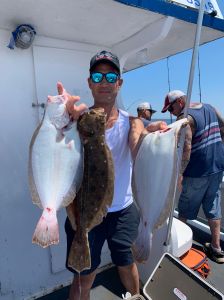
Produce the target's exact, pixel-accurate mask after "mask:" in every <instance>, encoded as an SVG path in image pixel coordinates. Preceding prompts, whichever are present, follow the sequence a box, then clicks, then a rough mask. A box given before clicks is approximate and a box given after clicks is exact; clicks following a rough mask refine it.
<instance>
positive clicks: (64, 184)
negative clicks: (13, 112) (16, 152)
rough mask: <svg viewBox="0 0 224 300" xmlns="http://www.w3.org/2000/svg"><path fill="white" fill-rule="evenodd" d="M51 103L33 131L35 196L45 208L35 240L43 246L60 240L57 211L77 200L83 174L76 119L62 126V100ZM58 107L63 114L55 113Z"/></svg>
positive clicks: (31, 163) (31, 175)
mask: <svg viewBox="0 0 224 300" xmlns="http://www.w3.org/2000/svg"><path fill="white" fill-rule="evenodd" d="M51 105H52V104H51V103H49V104H48V107H47V109H46V112H45V116H44V119H43V121H42V123H41V125H40V126H39V127H38V128H37V129H36V131H35V132H34V135H33V137H32V140H31V144H30V157H29V182H30V188H31V195H32V200H33V202H34V203H35V204H37V205H38V206H39V207H40V208H42V209H43V210H44V211H43V214H42V216H41V218H40V220H39V222H38V224H37V227H36V229H35V232H34V235H33V242H34V243H37V244H39V245H41V246H42V247H47V246H49V245H51V244H56V243H58V242H59V233H58V232H59V231H58V222H57V216H56V212H57V210H58V209H59V208H61V207H66V206H68V205H69V204H70V203H71V202H72V201H73V200H74V198H75V195H76V192H77V189H78V188H79V187H80V185H81V180H82V175H83V158H82V148H81V142H80V138H79V134H78V131H77V128H76V122H73V123H69V124H68V126H67V127H64V128H60V120H62V123H61V124H63V125H62V126H64V125H65V124H64V121H65V120H66V118H65V114H64V113H63V109H62V108H61V106H62V105H63V104H59V105H58V106H59V108H60V110H57V108H56V107H53V110H52V107H51ZM53 105H54V106H55V103H54V104H53ZM55 108H56V110H55ZM55 111H56V112H57V113H58V111H59V112H60V114H61V115H57V114H55V116H54V112H55ZM61 111H62V113H61ZM52 112H53V118H52ZM60 117H61V119H60ZM67 121H68V122H69V119H68V120H67Z"/></svg>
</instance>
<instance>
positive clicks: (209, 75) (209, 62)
mask: <svg viewBox="0 0 224 300" xmlns="http://www.w3.org/2000/svg"><path fill="white" fill-rule="evenodd" d="M217 2H218V4H219V7H220V9H221V11H222V14H223V15H224V1H223V0H218V1H217ZM191 57H192V50H189V51H186V52H184V53H180V54H177V55H175V56H172V57H170V58H169V74H170V88H171V90H174V89H180V90H183V91H184V92H187V86H188V78H189V71H190V65H191ZM199 60H200V82H201V99H202V102H206V103H210V104H212V105H214V106H215V107H216V108H217V109H218V110H219V111H220V112H221V114H222V115H223V116H224V74H223V73H224V38H221V39H218V40H216V41H213V42H210V43H208V44H205V45H202V46H200V48H199ZM123 79H124V84H123V87H122V94H121V95H122V100H123V103H124V105H125V108H129V109H128V111H129V112H130V113H131V114H133V115H136V107H137V104H138V103H140V102H143V101H148V102H150V103H151V104H152V107H153V108H154V109H155V110H157V113H155V114H154V115H153V116H154V118H169V113H165V114H162V113H161V112H160V111H161V109H162V106H163V101H164V97H165V95H166V93H167V92H168V90H169V85H168V71H167V60H166V59H163V60H161V61H159V62H156V63H153V64H150V65H148V66H145V67H142V68H139V69H137V70H133V71H131V72H128V73H126V74H124V75H123ZM191 99H192V101H193V102H196V101H200V88H199V71H198V67H197V64H196V68H195V73H194V84H193V89H192V97H191Z"/></svg>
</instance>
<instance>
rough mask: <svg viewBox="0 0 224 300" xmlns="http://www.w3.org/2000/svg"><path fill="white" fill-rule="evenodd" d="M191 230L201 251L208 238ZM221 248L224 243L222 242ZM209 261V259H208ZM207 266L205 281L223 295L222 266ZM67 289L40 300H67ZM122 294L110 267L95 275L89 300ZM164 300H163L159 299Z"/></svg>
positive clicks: (114, 299)
mask: <svg viewBox="0 0 224 300" xmlns="http://www.w3.org/2000/svg"><path fill="white" fill-rule="evenodd" d="M192 229H193V234H194V235H193V238H194V241H193V246H194V247H196V248H198V249H199V250H202V249H203V244H204V243H205V242H208V241H210V236H209V235H208V234H206V233H203V232H201V231H200V230H198V229H195V228H192ZM222 248H224V243H223V242H222ZM208 259H209V258H208ZM209 266H210V268H211V273H210V274H209V276H208V278H207V279H206V281H207V282H208V283H209V284H211V285H212V286H214V287H215V288H216V289H217V290H218V291H220V292H221V293H223V294H224V264H217V263H216V262H214V261H212V260H211V259H209ZM68 292H69V287H65V288H63V289H61V290H58V291H56V292H54V293H51V294H49V295H46V296H44V297H41V298H39V299H41V300H67V299H68ZM122 293H125V290H124V287H123V286H122V284H121V282H120V279H119V276H118V273H117V270H116V268H115V267H111V268H110V269H107V270H105V271H103V272H101V273H99V274H97V276H96V279H95V282H94V284H93V288H92V290H91V297H90V299H91V300H117V299H121V298H122V296H121V295H122ZM161 300H165V299H161Z"/></svg>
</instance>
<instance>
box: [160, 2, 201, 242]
mask: <svg viewBox="0 0 224 300" xmlns="http://www.w3.org/2000/svg"><path fill="white" fill-rule="evenodd" d="M204 10H205V0H201V3H200V8H199V13H198V20H197V27H196V34H195V40H194V48H193V53H192V59H191V68H190V74H189V80H188V87H187V98H186V103H185V107H184V118H186V117H187V116H188V108H189V106H190V99H191V93H192V85H193V79H194V71H195V61H196V59H197V56H198V49H199V43H200V36H201V28H202V21H203V16H204ZM185 135H186V130H185V129H183V130H182V131H181V135H180V143H179V149H178V161H177V170H178V174H179V173H180V167H181V161H182V154H183V147H184V141H185ZM177 182H178V176H177V178H176V181H175V189H174V190H175V192H174V197H173V202H172V208H171V212H170V216H169V223H168V228H167V236H166V241H165V243H164V245H165V246H166V247H168V246H169V245H170V237H171V228H172V223H173V213H174V209H175V203H176V202H177V201H178V199H179V196H180V192H179V191H178V189H177Z"/></svg>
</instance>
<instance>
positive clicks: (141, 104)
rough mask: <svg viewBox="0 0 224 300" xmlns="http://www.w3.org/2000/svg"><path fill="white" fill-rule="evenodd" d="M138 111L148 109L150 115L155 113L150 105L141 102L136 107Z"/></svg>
mask: <svg viewBox="0 0 224 300" xmlns="http://www.w3.org/2000/svg"><path fill="white" fill-rule="evenodd" d="M137 109H138V110H141V109H148V110H150V111H151V113H152V114H154V113H155V112H156V110H154V109H152V105H151V104H150V103H149V102H142V103H140V104H139V105H138V107H137Z"/></svg>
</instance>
